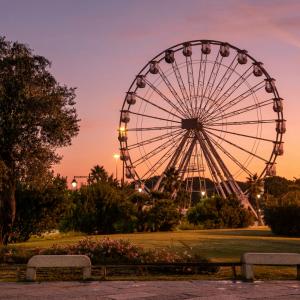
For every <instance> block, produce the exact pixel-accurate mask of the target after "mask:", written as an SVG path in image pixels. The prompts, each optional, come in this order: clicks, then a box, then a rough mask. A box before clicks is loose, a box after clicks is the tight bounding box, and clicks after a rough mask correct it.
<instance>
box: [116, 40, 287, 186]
mask: <svg viewBox="0 0 300 300" xmlns="http://www.w3.org/2000/svg"><path fill="white" fill-rule="evenodd" d="M205 42H208V43H210V44H213V45H222V44H224V42H221V41H217V40H205V39H202V40H191V41H187V42H184V43H191V46H197V45H201V44H203V43H205ZM184 43H179V44H176V45H174V46H171V47H169V48H167V49H165V50H163V51H162V52H160V53H159V54H157V55H156V56H155V57H153V59H152V60H150V61H149V62H148V63H146V64H145V66H144V67H143V68H142V69H141V70H140V72H139V73H138V74H137V76H138V75H142V74H143V72H144V71H145V70H146V68H147V67H149V64H150V62H151V61H153V60H156V59H158V58H159V57H160V56H162V55H163V54H164V53H165V51H167V50H174V49H175V50H174V52H178V51H180V50H182V49H183V47H184V46H183V45H184ZM225 44H227V45H228V46H229V47H230V48H232V49H234V50H236V51H242V50H241V49H240V48H238V47H236V46H234V45H232V44H230V43H225ZM245 54H246V56H247V57H248V58H249V59H251V61H252V62H253V63H258V61H257V60H256V59H255V58H253V57H252V56H251V55H250V54H249V53H248V52H246V53H245ZM162 60H163V57H161V58H160V59H159V60H158V62H161V61H162ZM261 70H262V72H263V74H264V75H265V77H266V78H267V79H271V76H270V75H269V73H268V72H267V71H266V69H265V68H264V67H263V66H262V67H261ZM148 73H149V70H148V71H146V72H145V73H144V74H143V75H145V76H146V75H148ZM135 82H136V78H135V79H134V80H133V82H132V84H131V85H130V87H129V89H128V91H127V93H128V92H131V91H134V92H136V90H137V89H138V87H136V88H135V89H133V86H134V84H135ZM272 93H273V94H274V96H275V98H278V99H279V98H280V96H279V93H278V90H277V87H276V86H275V87H274V89H273V92H272ZM125 105H126V99H124V101H123V105H122V110H121V111H123V110H124V107H125ZM129 107H130V105H129ZM277 120H284V117H283V112H282V111H279V112H277ZM178 123H179V122H178ZM122 124H123V122H122V121H121V117H120V121H119V126H122ZM125 127H127V124H125ZM273 142H274V143H283V133H278V132H277V133H276V139H275V141H273ZM120 144H121V147H122V143H120ZM125 144H126V147H125V148H127V149H128V144H127V141H126V142H125ZM277 157H278V154H276V153H274V152H273V151H272V153H271V155H270V157H269V159H268V162H267V163H266V164H275V161H276V158H277ZM129 160H130V161H129V162H128V163H129V164H128V165H129V167H130V166H132V165H133V164H132V161H131V158H129ZM125 164H126V166H127V162H125ZM266 168H267V165H266V166H265V168H264V169H263V170H262V172H261V173H260V175H259V178H262V177H264V176H265V173H266ZM135 176H136V177H138V180H141V179H140V178H139V174H135Z"/></svg>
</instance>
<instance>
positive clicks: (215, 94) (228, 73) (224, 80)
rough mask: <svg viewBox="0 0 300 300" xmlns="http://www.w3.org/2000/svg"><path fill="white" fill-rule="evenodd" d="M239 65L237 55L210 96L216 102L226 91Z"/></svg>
mask: <svg viewBox="0 0 300 300" xmlns="http://www.w3.org/2000/svg"><path fill="white" fill-rule="evenodd" d="M238 64H239V63H238V62H237V54H236V55H235V57H234V58H233V60H232V61H231V63H230V65H229V66H228V67H227V69H226V71H225V72H224V74H223V76H222V77H221V79H220V81H219V83H218V84H217V85H216V87H215V89H214V90H213V92H212V93H211V95H210V96H209V97H210V98H212V99H214V100H216V99H217V98H218V96H219V95H220V93H221V92H222V90H223V89H224V87H225V85H226V83H227V82H228V81H229V79H230V78H231V76H232V74H233V73H234V72H235V70H236V67H237V66H238ZM233 65H234V66H233ZM209 109H210V108H209ZM209 109H208V110H209Z"/></svg>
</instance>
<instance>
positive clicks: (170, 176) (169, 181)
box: [162, 167, 181, 196]
mask: <svg viewBox="0 0 300 300" xmlns="http://www.w3.org/2000/svg"><path fill="white" fill-rule="evenodd" d="M162 186H163V190H164V192H167V193H169V194H171V195H172V196H174V195H175V194H176V191H177V190H178V189H179V188H180V186H181V180H180V178H179V172H178V170H176V169H175V168H174V167H171V168H169V169H167V170H166V171H165V176H164V179H163V182H162Z"/></svg>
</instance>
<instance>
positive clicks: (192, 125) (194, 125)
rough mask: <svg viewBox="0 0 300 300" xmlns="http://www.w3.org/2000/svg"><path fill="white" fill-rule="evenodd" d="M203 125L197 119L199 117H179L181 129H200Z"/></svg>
mask: <svg viewBox="0 0 300 300" xmlns="http://www.w3.org/2000/svg"><path fill="white" fill-rule="evenodd" d="M202 127H203V125H202V123H201V122H200V121H199V118H191V119H181V128H182V129H187V130H189V129H202Z"/></svg>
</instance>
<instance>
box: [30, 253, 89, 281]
mask: <svg viewBox="0 0 300 300" xmlns="http://www.w3.org/2000/svg"><path fill="white" fill-rule="evenodd" d="M70 267H72V268H82V271H83V279H87V278H90V277H91V270H92V267H91V260H90V259H89V257H88V256H86V255H35V256H33V257H31V258H30V259H29V261H28V263H27V270H26V280H30V281H34V280H36V270H37V269H38V268H70Z"/></svg>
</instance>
